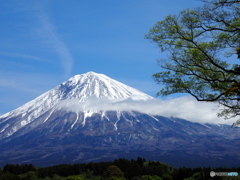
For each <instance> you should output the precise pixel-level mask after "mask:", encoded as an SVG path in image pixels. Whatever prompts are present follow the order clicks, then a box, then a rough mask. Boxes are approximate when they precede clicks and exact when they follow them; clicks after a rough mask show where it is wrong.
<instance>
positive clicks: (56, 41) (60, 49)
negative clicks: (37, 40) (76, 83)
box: [36, 4, 74, 77]
mask: <svg viewBox="0 0 240 180" xmlns="http://www.w3.org/2000/svg"><path fill="white" fill-rule="evenodd" d="M36 16H37V19H38V21H39V22H40V28H38V29H37V33H38V35H39V36H40V37H41V38H42V41H43V42H44V44H46V45H47V47H49V48H51V49H52V50H53V51H55V52H56V53H57V55H58V56H59V58H60V60H61V65H62V68H63V70H64V75H65V76H66V77H68V76H69V75H70V74H71V72H72V67H73V63H74V58H73V56H72V54H71V52H70V50H69V48H68V47H67V45H66V44H65V43H64V42H63V41H62V40H61V38H60V37H59V36H58V35H57V33H56V32H55V26H54V25H53V23H51V21H50V18H49V17H48V16H47V15H46V13H45V12H44V10H43V8H42V7H41V5H40V4H38V11H37V14H36Z"/></svg>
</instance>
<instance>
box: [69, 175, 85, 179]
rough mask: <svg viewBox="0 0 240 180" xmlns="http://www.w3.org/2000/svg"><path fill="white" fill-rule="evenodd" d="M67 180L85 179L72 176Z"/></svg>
mask: <svg viewBox="0 0 240 180" xmlns="http://www.w3.org/2000/svg"><path fill="white" fill-rule="evenodd" d="M66 180H84V179H83V178H81V177H80V176H77V175H72V176H68V177H67V178H66Z"/></svg>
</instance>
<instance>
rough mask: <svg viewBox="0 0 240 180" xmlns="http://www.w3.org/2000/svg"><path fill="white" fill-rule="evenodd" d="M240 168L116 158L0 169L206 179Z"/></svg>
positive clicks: (140, 179)
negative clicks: (197, 166)
mask: <svg viewBox="0 0 240 180" xmlns="http://www.w3.org/2000/svg"><path fill="white" fill-rule="evenodd" d="M211 171H214V172H240V168H232V169H229V168H220V167H219V168H210V167H205V168H201V167H199V168H189V167H181V168H174V167H171V166H170V165H168V164H165V163H162V162H159V161H146V160H145V159H143V158H140V157H138V158H137V159H136V160H134V159H132V160H127V159H124V158H120V159H117V160H115V161H113V162H91V163H88V164H86V163H78V164H61V165H56V166H51V167H35V166H34V165H32V164H22V165H19V164H6V165H5V166H4V167H3V169H0V180H127V179H129V180H175V179H176V180H195V179H196V180H198V179H199V180H207V179H212V180H214V179H224V180H227V179H231V180H233V179H240V176H238V177H220V176H215V177H210V172H211Z"/></svg>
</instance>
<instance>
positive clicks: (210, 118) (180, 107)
mask: <svg viewBox="0 0 240 180" xmlns="http://www.w3.org/2000/svg"><path fill="white" fill-rule="evenodd" d="M93 102H94V103H93ZM58 106H60V107H63V108H66V109H67V110H68V111H73V112H77V111H89V110H90V111H93V112H97V111H110V110H113V111H139V112H143V113H147V114H152V115H161V116H165V117H178V118H183V119H186V120H189V121H192V122H198V123H212V124H230V125H232V123H233V122H235V121H236V119H231V120H227V121H226V120H224V119H223V118H219V117H217V115H216V114H217V112H218V110H217V105H216V104H214V103H202V102H197V101H196V100H195V99H193V98H191V97H187V96H185V97H180V98H176V99H168V100H165V101H163V100H160V99H154V100H148V101H143V100H141V101H135V100H131V99H128V100H123V101H116V102H112V101H110V100H108V99H107V98H102V99H101V98H100V99H99V98H96V99H94V97H91V98H90V99H89V100H88V101H86V102H84V103H83V102H79V100H78V99H72V100H65V101H63V102H61V103H60V104H59V105H58Z"/></svg>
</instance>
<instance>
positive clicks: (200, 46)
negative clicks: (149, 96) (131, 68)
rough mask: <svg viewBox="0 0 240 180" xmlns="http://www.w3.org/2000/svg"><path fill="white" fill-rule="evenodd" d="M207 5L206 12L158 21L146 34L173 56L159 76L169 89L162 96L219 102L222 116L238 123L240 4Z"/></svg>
mask: <svg viewBox="0 0 240 180" xmlns="http://www.w3.org/2000/svg"><path fill="white" fill-rule="evenodd" d="M202 1H203V2H204V4H203V6H202V7H197V8H193V9H186V10H183V11H181V12H180V13H179V14H178V15H169V16H167V17H166V18H165V19H164V20H163V21H159V22H157V23H156V24H155V25H154V26H153V27H152V28H151V29H150V31H149V33H148V34H147V35H146V38H147V39H151V40H152V41H153V42H155V43H157V45H158V46H159V47H160V49H161V51H162V52H165V53H167V54H166V57H167V58H166V59H160V60H159V65H160V67H161V71H160V72H158V73H155V74H154V75H153V77H154V79H155V81H156V82H157V83H160V84H163V85H164V87H163V88H162V89H161V90H160V91H159V92H158V93H157V95H163V96H166V95H170V94H174V93H188V94H190V95H192V96H193V97H195V98H196V99H197V100H198V101H206V102H218V103H219V104H220V107H221V113H219V114H218V115H219V116H222V117H224V118H226V119H228V118H233V117H236V116H238V115H240V106H239V100H240V76H239V75H240V65H239V62H237V61H239V58H240V0H202ZM238 123H240V121H237V122H236V123H235V125H237V124H238Z"/></svg>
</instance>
